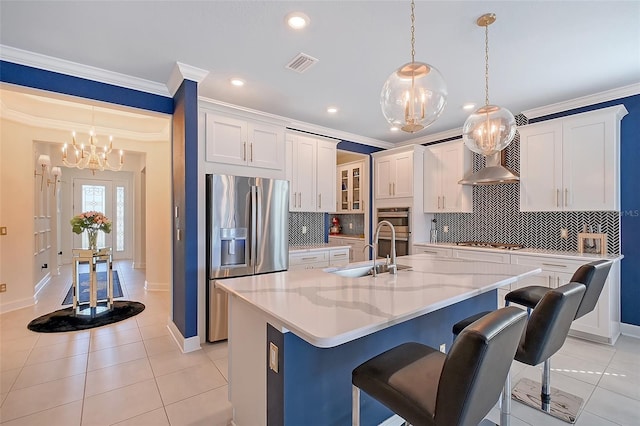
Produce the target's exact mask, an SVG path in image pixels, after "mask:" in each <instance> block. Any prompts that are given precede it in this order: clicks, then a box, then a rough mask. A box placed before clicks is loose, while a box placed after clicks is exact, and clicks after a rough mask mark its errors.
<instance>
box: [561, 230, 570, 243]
mask: <svg viewBox="0 0 640 426" xmlns="http://www.w3.org/2000/svg"><path fill="white" fill-rule="evenodd" d="M560 238H562V239H563V240H566V239H568V238H569V230H568V229H567V228H562V229H560Z"/></svg>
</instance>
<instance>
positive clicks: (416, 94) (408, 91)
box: [380, 0, 447, 133]
mask: <svg viewBox="0 0 640 426" xmlns="http://www.w3.org/2000/svg"><path fill="white" fill-rule="evenodd" d="M414 11H415V3H414V2H413V0H412V1H411V62H409V63H407V64H404V65H402V66H401V67H400V68H398V69H397V70H395V71H394V72H393V73H392V74H391V75H390V76H389V78H388V79H387V81H386V82H385V83H384V86H383V87H382V93H381V94H380V106H381V107H382V114H384V116H385V118H386V119H387V121H388V122H389V123H391V125H392V126H394V127H399V128H400V129H402V130H404V131H405V132H409V133H415V132H419V131H420V130H422V129H424V128H425V127H427V126H429V125H430V124H431V123H433V122H434V121H436V120H437V119H438V117H439V116H440V114H442V111H443V110H444V106H445V104H446V102H447V86H446V84H445V82H444V79H443V78H442V75H441V74H440V71H438V70H437V69H436V68H435V67H433V66H432V65H429V64H426V63H424V62H416V61H415V41H416V39H415V12H414Z"/></svg>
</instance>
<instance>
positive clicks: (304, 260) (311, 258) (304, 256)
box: [289, 251, 329, 265]
mask: <svg viewBox="0 0 640 426" xmlns="http://www.w3.org/2000/svg"><path fill="white" fill-rule="evenodd" d="M317 262H326V264H327V265H328V264H329V253H328V251H314V252H312V253H301V254H293V255H289V265H305V264H310V263H317Z"/></svg>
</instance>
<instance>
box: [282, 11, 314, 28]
mask: <svg viewBox="0 0 640 426" xmlns="http://www.w3.org/2000/svg"><path fill="white" fill-rule="evenodd" d="M284 20H285V22H286V23H287V25H289V26H290V27H291V28H293V29H294V30H301V29H302V28H304V27H306V26H307V25H309V17H308V16H307V15H305V14H304V13H302V12H291V13H290V14H288V15H287V16H285V18H284Z"/></svg>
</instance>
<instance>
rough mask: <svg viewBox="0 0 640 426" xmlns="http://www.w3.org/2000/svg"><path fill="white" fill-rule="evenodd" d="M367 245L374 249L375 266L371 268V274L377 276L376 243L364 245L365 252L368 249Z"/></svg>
mask: <svg viewBox="0 0 640 426" xmlns="http://www.w3.org/2000/svg"><path fill="white" fill-rule="evenodd" d="M367 247H371V248H372V249H373V267H372V268H371V275H373V276H374V277H375V276H377V275H378V274H377V272H376V246H375V244H365V245H364V247H362V252H363V253H364V251H365V250H366V249H367Z"/></svg>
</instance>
